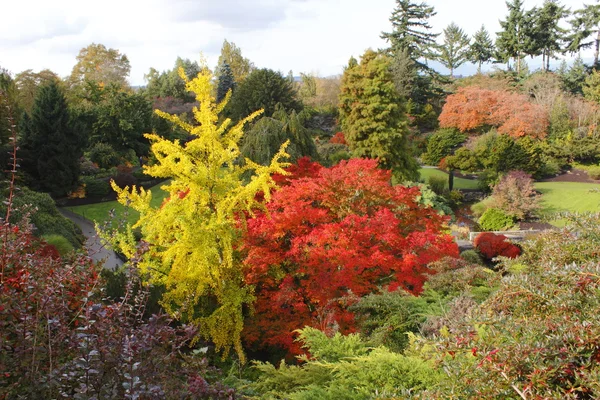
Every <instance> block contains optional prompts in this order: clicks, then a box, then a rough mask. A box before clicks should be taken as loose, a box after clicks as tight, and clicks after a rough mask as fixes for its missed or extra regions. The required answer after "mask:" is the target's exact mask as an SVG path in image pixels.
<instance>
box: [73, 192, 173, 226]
mask: <svg viewBox="0 0 600 400" xmlns="http://www.w3.org/2000/svg"><path fill="white" fill-rule="evenodd" d="M166 184H168V182H163V183H159V184H158V185H156V186H153V187H152V188H150V190H151V191H152V202H151V203H150V204H151V205H152V206H153V207H159V206H160V205H161V204H162V202H163V200H164V199H165V198H166V197H167V195H168V193H167V192H165V191H164V190H162V189H161V188H160V187H161V186H164V185H166ZM65 208H66V209H67V210H69V211H72V212H74V213H75V214H79V215H81V216H82V217H84V218H86V219H89V220H90V221H93V222H97V223H99V224H101V223H103V222H105V221H106V220H108V218H109V214H110V211H111V210H114V215H115V217H114V221H115V222H119V221H121V220H122V219H123V218H126V219H127V222H128V223H130V224H132V225H133V224H135V223H136V222H137V220H138V218H139V217H140V215H139V213H138V212H137V211H135V210H133V209H130V208H127V207H125V206H123V205H121V204H120V203H118V202H116V201H106V202H103V203H94V204H87V205H85V206H76V207H65Z"/></svg>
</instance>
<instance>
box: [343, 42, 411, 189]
mask: <svg viewBox="0 0 600 400" xmlns="http://www.w3.org/2000/svg"><path fill="white" fill-rule="evenodd" d="M339 112H340V119H341V122H342V129H343V130H344V134H345V137H346V140H347V142H348V145H349V146H350V150H351V151H352V153H353V155H354V156H355V157H366V158H376V159H378V160H379V165H380V166H381V167H382V168H385V169H391V170H392V172H393V174H394V177H395V179H396V180H397V181H399V182H402V181H406V180H412V181H414V180H416V179H417V178H418V176H419V173H418V169H417V163H416V161H415V159H414V157H413V156H412V154H411V151H410V146H409V142H408V134H409V129H408V121H407V118H406V112H405V100H404V99H402V97H400V95H399V94H398V92H397V91H396V89H395V87H394V82H393V79H392V74H391V72H390V59H389V57H388V56H386V55H383V54H379V53H376V52H374V51H373V50H367V51H366V52H365V54H364V55H363V56H362V58H361V60H360V64H358V65H356V64H354V62H353V61H352V60H351V63H350V64H349V65H348V66H347V67H346V69H345V71H344V75H343V76H342V87H341V93H340V105H339Z"/></svg>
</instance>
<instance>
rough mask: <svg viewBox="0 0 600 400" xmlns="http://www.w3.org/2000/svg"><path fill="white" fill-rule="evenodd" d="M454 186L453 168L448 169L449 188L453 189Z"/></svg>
mask: <svg viewBox="0 0 600 400" xmlns="http://www.w3.org/2000/svg"><path fill="white" fill-rule="evenodd" d="M452 188H454V170H453V169H451V170H449V171H448V190H449V191H452Z"/></svg>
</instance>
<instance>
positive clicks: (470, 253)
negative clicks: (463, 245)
mask: <svg viewBox="0 0 600 400" xmlns="http://www.w3.org/2000/svg"><path fill="white" fill-rule="evenodd" d="M460 258H462V259H463V260H465V261H467V262H470V263H472V264H478V265H483V260H482V258H481V256H480V255H479V253H478V252H477V251H476V250H465V251H463V252H462V253H460Z"/></svg>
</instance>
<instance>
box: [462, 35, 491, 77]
mask: <svg viewBox="0 0 600 400" xmlns="http://www.w3.org/2000/svg"><path fill="white" fill-rule="evenodd" d="M495 50H496V48H495V47H494V42H492V39H491V38H490V34H489V33H488V31H487V30H486V29H485V26H483V25H481V29H479V30H478V31H477V32H475V34H474V35H473V43H471V46H470V47H469V61H470V62H472V63H473V64H477V73H479V74H480V73H481V65H482V64H483V63H487V62H489V61H490V60H491V59H492V58H494V52H495Z"/></svg>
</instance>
